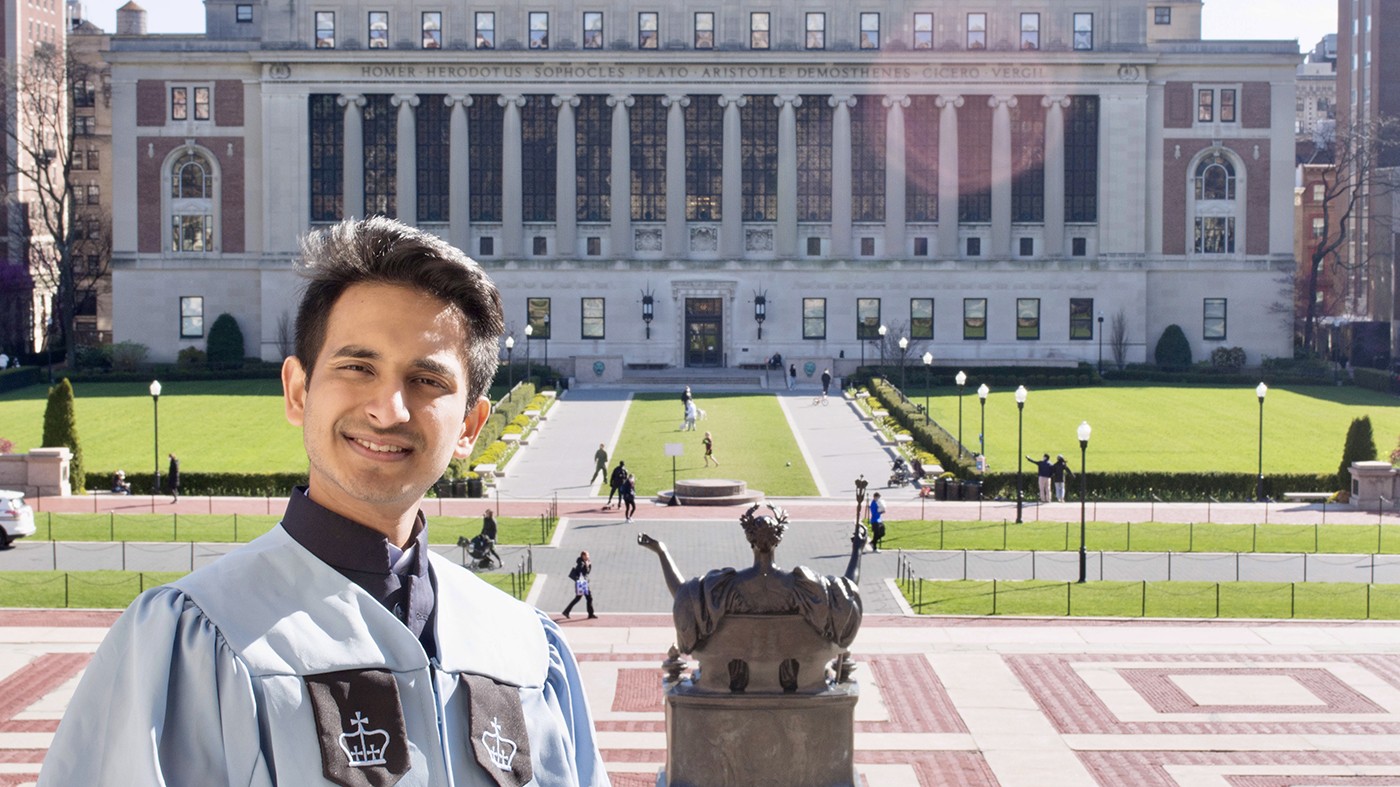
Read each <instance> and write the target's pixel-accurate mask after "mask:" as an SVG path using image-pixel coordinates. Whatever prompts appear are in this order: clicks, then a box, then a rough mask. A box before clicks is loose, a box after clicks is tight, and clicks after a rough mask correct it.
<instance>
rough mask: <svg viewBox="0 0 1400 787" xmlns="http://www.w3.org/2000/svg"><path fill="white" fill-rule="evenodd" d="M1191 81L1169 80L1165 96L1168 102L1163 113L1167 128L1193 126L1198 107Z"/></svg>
mask: <svg viewBox="0 0 1400 787" xmlns="http://www.w3.org/2000/svg"><path fill="white" fill-rule="evenodd" d="M1191 93H1192V90H1191V83H1190V82H1168V83H1167V87H1166V90H1165V91H1164V92H1163V98H1164V100H1165V103H1166V107H1165V112H1164V113H1163V118H1164V120H1163V123H1162V125H1163V126H1164V127H1165V128H1191V119H1192V118H1193V117H1195V112H1196V107H1195V102H1194V100H1193V99H1192V95H1191Z"/></svg>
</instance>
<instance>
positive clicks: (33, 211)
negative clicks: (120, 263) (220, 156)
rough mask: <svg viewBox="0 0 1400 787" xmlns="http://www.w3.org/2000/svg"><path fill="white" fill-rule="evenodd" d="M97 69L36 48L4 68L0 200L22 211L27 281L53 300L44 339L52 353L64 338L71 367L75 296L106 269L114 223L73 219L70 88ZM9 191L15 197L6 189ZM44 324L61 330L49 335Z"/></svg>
mask: <svg viewBox="0 0 1400 787" xmlns="http://www.w3.org/2000/svg"><path fill="white" fill-rule="evenodd" d="M96 80H97V73H96V68H95V67H92V66H89V65H86V64H83V63H80V62H77V61H75V60H73V59H72V58H70V57H69V56H68V53H66V52H65V51H63V50H60V49H57V48H55V47H52V46H48V45H40V46H38V47H36V48H35V50H34V52H33V53H32V54H30V55H29V56H28V57H27V58H25V59H24V60H23V61H22V62H20V63H18V64H14V63H10V64H7V65H6V69H5V95H4V102H5V107H6V109H8V110H9V112H7V113H6V114H7V115H8V116H7V117H6V118H5V119H4V124H3V125H4V133H5V137H6V138H5V145H4V150H5V156H4V160H3V166H4V173H3V174H4V179H3V182H2V183H0V189H3V190H5V192H6V193H3V194H0V197H3V198H5V199H6V201H7V202H8V203H9V204H11V205H15V206H19V209H20V210H21V211H22V217H21V220H22V222H23V225H24V229H23V231H24V234H25V235H26V237H27V241H28V243H27V246H28V255H29V269H30V275H31V276H32V277H33V279H34V284H35V286H36V287H42V288H43V289H44V290H45V291H47V292H49V293H52V294H53V295H54V306H53V308H52V312H53V316H52V318H51V319H50V321H49V323H48V324H46V326H45V339H46V342H47V344H48V345H49V347H50V348H51V347H53V346H54V344H55V343H56V341H57V340H58V339H60V338H61V340H62V342H63V345H64V347H65V355H66V359H67V361H68V363H69V364H70V365H71V364H72V362H73V358H74V350H75V342H74V341H73V337H74V324H75V318H76V312H77V297H78V293H79V292H80V291H83V290H86V289H91V288H92V287H93V286H94V285H95V283H96V282H97V280H98V279H100V278H101V277H102V276H103V275H104V274H105V273H106V270H107V264H108V261H109V257H110V249H111V222H110V220H108V219H101V220H97V219H90V218H81V217H79V216H78V212H77V206H78V204H80V199H79V195H78V194H77V193H76V187H75V186H74V184H73V181H72V179H71V178H70V174H71V172H72V170H73V162H74V157H75V156H77V155H79V153H78V151H77V150H76V148H75V145H74V137H75V129H74V125H73V123H72V118H71V113H70V111H69V107H68V94H69V90H71V89H72V86H73V85H80V84H81V85H91V84H92V83H93V82H95V81H96ZM11 189H13V191H10V190H11ZM49 325H54V326H56V327H57V329H58V330H59V331H60V336H59V337H55V336H52V335H50V331H49V327H48V326H49Z"/></svg>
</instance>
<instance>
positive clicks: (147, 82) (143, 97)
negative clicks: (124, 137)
mask: <svg viewBox="0 0 1400 787" xmlns="http://www.w3.org/2000/svg"><path fill="white" fill-rule="evenodd" d="M136 125H138V126H163V125H165V82H163V81H161V80H159V79H141V80H137V82H136Z"/></svg>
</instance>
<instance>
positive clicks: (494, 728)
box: [481, 716, 519, 771]
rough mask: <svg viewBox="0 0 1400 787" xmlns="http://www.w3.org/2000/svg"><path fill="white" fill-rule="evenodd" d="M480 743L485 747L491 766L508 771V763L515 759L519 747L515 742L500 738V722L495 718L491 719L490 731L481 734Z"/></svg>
mask: <svg viewBox="0 0 1400 787" xmlns="http://www.w3.org/2000/svg"><path fill="white" fill-rule="evenodd" d="M481 742H482V744H484V745H485V746H486V753H487V755H489V756H490V757H491V764H493V765H495V766H496V767H497V768H500V769H501V770H503V771H507V770H510V763H511V761H512V760H514V759H515V752H516V750H517V749H518V748H519V747H518V746H517V745H516V743H515V741H513V740H511V739H510V738H505V737H502V736H501V722H500V721H499V720H497V718H496V717H494V716H493V717H491V729H489V730H487V731H486V732H483V733H481Z"/></svg>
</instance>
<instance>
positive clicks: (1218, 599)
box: [900, 580, 1400, 620]
mask: <svg viewBox="0 0 1400 787" xmlns="http://www.w3.org/2000/svg"><path fill="white" fill-rule="evenodd" d="M900 587H901V589H902V591H903V592H904V597H905V599H906V600H907V601H908V602H909V603H910V605H911V606H913V607H914V608H915V611H916V612H918V613H919V614H924V615H1040V616H1052V617H1063V616H1065V615H1072V616H1073V617H1129V618H1135V617H1150V618H1215V617H1221V618H1309V619H1341V620H1366V619H1371V620H1396V619H1400V587H1397V586H1395V585H1360V584H1354V583H1343V582H1337V583H1330V582H1311V583H1306V582H1304V583H1298V584H1296V585H1293V584H1290V583H1287V582H1221V583H1219V584H1217V583H1214V582H1087V583H1085V584H1082V585H1080V584H1076V583H1073V582H1051V581H1048V580H1023V581H1014V582H1010V581H997V582H992V581H974V580H955V581H934V580H921V581H917V582H903V583H901V585H900Z"/></svg>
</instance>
